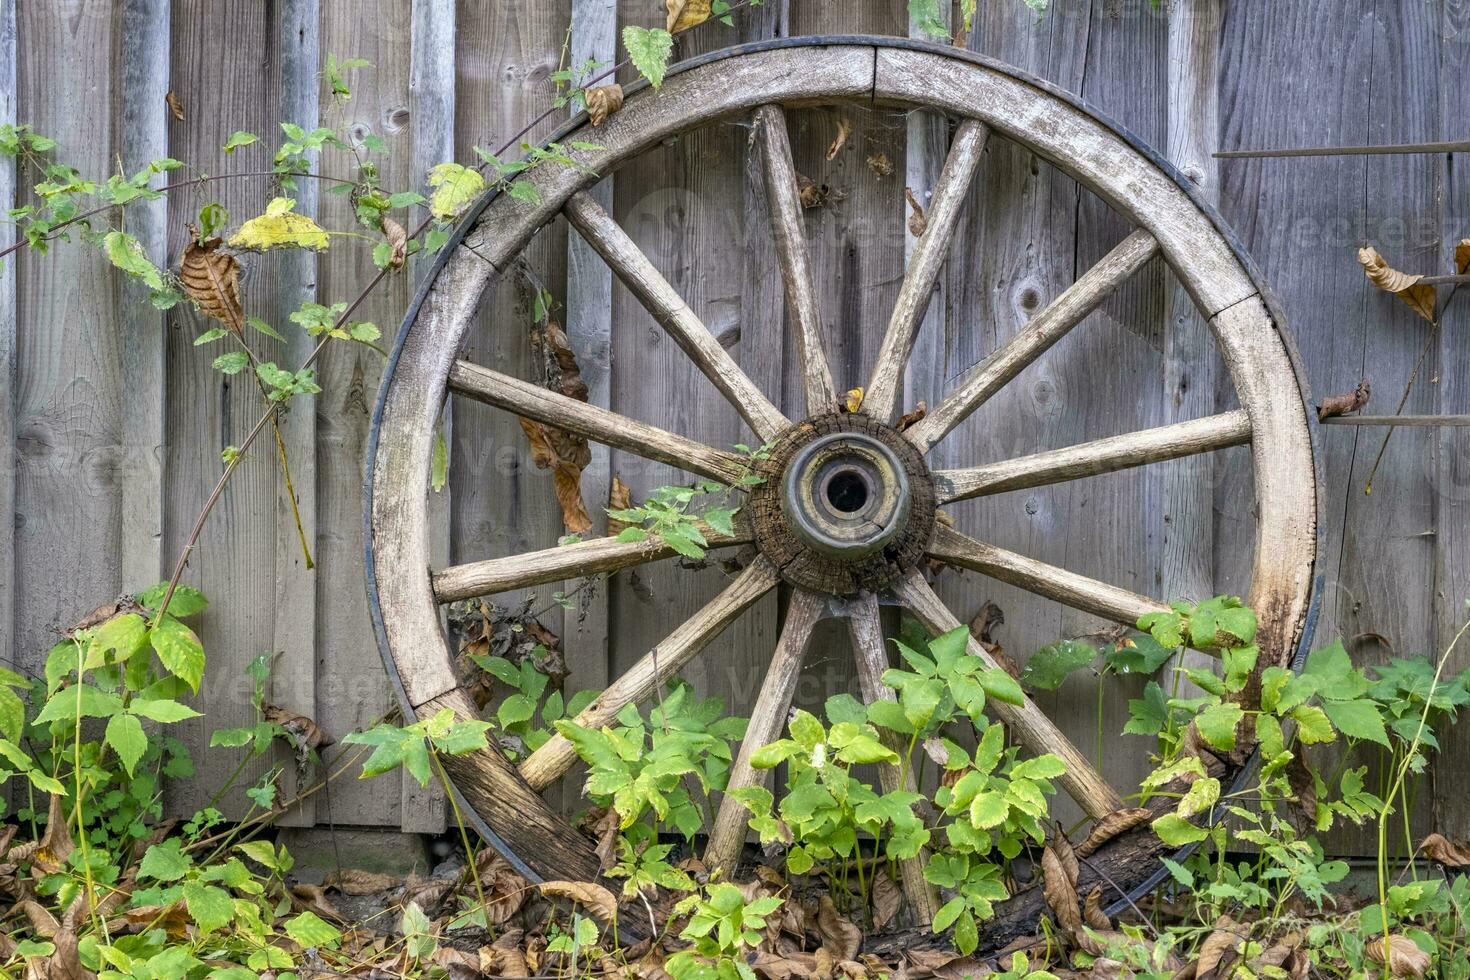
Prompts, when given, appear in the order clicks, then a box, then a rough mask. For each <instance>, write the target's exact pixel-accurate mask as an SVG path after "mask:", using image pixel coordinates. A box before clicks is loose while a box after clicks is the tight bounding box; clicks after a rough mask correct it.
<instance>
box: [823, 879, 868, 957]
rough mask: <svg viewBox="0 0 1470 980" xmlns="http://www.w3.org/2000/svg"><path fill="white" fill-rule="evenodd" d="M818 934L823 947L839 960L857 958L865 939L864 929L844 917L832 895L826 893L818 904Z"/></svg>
mask: <svg viewBox="0 0 1470 980" xmlns="http://www.w3.org/2000/svg"><path fill="white" fill-rule="evenodd" d="M817 935H819V936H821V937H822V947H823V948H824V949H826V950H828V951H829V952H831V954H832V956H833V959H834V960H838V961H840V960H851V959H856V958H857V953H858V947H859V946H861V945H862V941H863V932H862V930H861V929H859V928H858V927H857V926H856V925H854V924H853V923H851V922H849V921H848V920H847V919H844V918H843V917H842V914H841V913H840V912H838V911H837V906H836V905H834V904H832V897H831V896H830V895H825V894H824V895H823V896H822V897H821V899H820V900H819V901H818V904H817Z"/></svg>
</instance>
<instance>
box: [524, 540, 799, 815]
mask: <svg viewBox="0 0 1470 980" xmlns="http://www.w3.org/2000/svg"><path fill="white" fill-rule="evenodd" d="M779 579H780V574H779V573H778V572H777V571H776V567H775V566H774V565H772V564H771V563H770V562H769V561H768V560H766V558H765V557H763V556H762V557H758V558H756V560H755V561H753V562H751V563H750V564H749V565H748V566H746V568H745V571H743V572H741V573H740V575H739V577H737V578H736V579H735V581H734V582H732V583H731V584H730V585H729V586H727V587H726V588H725V591H723V592H721V593H720V594H719V595H717V596H715V597H714V598H713V599H711V600H710V601H709V603H707V604H706V605H705V607H704V608H703V609H701V610H699V612H697V613H695V614H694V615H693V616H691V617H690V618H689V619H688V620H686V621H685V622H684V624H683V625H681V626H680V627H679V628H678V629H676V630H674V632H672V633H670V634H669V635H668V636H667V637H666V638H665V639H664V640H663V642H661V643H659V644H658V645H657V646H656V647H654V648H653V649H652V650H650V651H649V652H648V653H647V654H646V655H645V656H644V657H643V659H642V660H639V661H638V662H637V663H636V664H634V665H633V666H632V667H631V668H630V669H629V670H628V672H627V673H626V674H624V675H623V676H622V677H619V678H618V679H617V680H616V681H614V682H613V683H612V684H611V685H610V686H609V687H608V688H607V689H606V690H605V691H603V692H602V693H601V694H599V695H598V696H597V697H596V698H595V699H594V700H593V701H592V703H591V704H589V705H588V706H587V707H586V708H584V709H583V710H582V713H581V714H579V715H577V717H576V719H575V721H576V723H577V724H579V725H581V726H582V727H583V728H601V727H602V726H603V725H606V724H608V723H609V722H611V721H612V720H613V719H614V718H616V717H617V714H618V712H619V711H622V710H623V708H624V707H625V706H627V705H629V704H634V703H636V702H639V701H642V700H644V699H645V698H647V697H648V696H649V695H651V694H652V693H653V692H654V691H655V690H656V689H657V688H658V686H659V685H660V684H662V683H664V682H665V681H667V680H668V679H669V678H670V677H672V676H673V675H674V674H676V673H677V672H678V671H679V670H680V669H681V668H682V667H683V666H684V665H685V664H687V663H688V662H689V661H691V660H693V659H694V658H695V657H696V656H697V655H698V654H699V652H700V651H701V650H703V649H704V648H705V647H706V646H708V645H709V643H710V641H711V640H713V639H714V638H715V637H717V636H719V635H720V633H722V632H723V631H724V629H725V627H727V626H729V625H730V624H731V623H732V622H734V621H735V617H737V616H739V615H740V614H741V613H742V612H744V611H745V610H746V609H747V608H749V607H750V606H751V604H752V603H754V602H755V601H756V600H757V599H759V598H760V597H761V596H763V595H765V594H766V593H767V592H769V591H771V589H773V588H775V587H776V582H777V581H778V580H779ZM576 761H577V753H576V750H575V749H573V748H572V743H571V742H569V741H567V739H566V737H565V736H563V735H561V734H560V733H558V734H556V735H553V736H551V738H550V739H548V740H547V741H546V742H545V743H544V744H543V745H542V746H541V747H540V748H539V749H537V750H536V751H535V752H532V753H531V754H530V755H529V756H527V757H526V760H525V761H524V762H522V763H521V768H520V772H521V777H522V778H523V779H525V780H526V782H528V783H530V784H531V786H532V787H534V788H535V789H538V790H541V789H545V788H546V787H547V786H550V785H551V784H552V783H554V782H556V781H557V780H558V779H560V778H561V777H562V775H563V774H564V773H565V772H566V771H567V770H568V769H569V768H571V766H572V763H574V762H576Z"/></svg>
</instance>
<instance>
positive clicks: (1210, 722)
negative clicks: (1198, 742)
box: [1194, 702, 1245, 751]
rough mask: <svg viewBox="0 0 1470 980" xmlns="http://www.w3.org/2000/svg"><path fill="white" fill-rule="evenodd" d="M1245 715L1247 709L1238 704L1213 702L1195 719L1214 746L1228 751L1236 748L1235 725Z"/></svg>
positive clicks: (1206, 739) (1197, 725)
mask: <svg viewBox="0 0 1470 980" xmlns="http://www.w3.org/2000/svg"><path fill="white" fill-rule="evenodd" d="M1244 717H1245V711H1244V710H1243V709H1242V708H1241V706H1240V705H1238V704H1235V703H1233V702H1226V703H1222V704H1212V705H1210V706H1209V707H1208V708H1206V709H1205V710H1204V711H1201V712H1200V713H1199V716H1198V717H1196V718H1195V719H1194V726H1195V727H1196V728H1198V729H1199V733H1200V736H1201V737H1203V738H1204V740H1205V741H1206V742H1208V743H1209V744H1210V746H1211V747H1212V748H1216V749H1220V750H1221V751H1228V750H1230V749H1233V748H1235V726H1236V725H1238V724H1240V720H1241V719H1242V718H1244Z"/></svg>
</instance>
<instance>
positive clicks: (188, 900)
mask: <svg viewBox="0 0 1470 980" xmlns="http://www.w3.org/2000/svg"><path fill="white" fill-rule="evenodd" d="M184 904H185V905H186V906H188V909H189V918H191V919H193V920H194V922H195V924H196V925H198V926H199V928H200V930H202V931H203V932H206V933H209V932H214V931H215V930H216V929H223V928H224V927H225V926H227V925H229V924H230V923H231V922H232V921H234V918H235V900H234V899H233V898H231V897H230V893H229V892H227V891H225V890H224V889H223V888H218V887H216V886H214V885H206V884H204V883H202V882H198V881H189V882H185V883H184Z"/></svg>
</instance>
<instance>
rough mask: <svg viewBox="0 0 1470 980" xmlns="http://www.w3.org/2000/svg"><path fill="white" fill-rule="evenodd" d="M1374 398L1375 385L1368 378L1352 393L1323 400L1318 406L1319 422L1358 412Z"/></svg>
mask: <svg viewBox="0 0 1470 980" xmlns="http://www.w3.org/2000/svg"><path fill="white" fill-rule="evenodd" d="M1372 396H1373V384H1372V382H1370V381H1369V380H1368V379H1367V378H1364V379H1363V380H1362V381H1359V382H1358V386H1357V387H1356V388H1354V389H1353V390H1352V391H1349V392H1344V393H1343V394H1341V395H1328V396H1327V397H1326V398H1324V399H1322V404H1321V405H1318V406H1317V420H1318V421H1321V420H1322V419H1330V418H1332V417H1334V416H1337V415H1346V414H1347V413H1349V412H1356V411H1357V410H1358V409H1360V408H1362V407H1363V406H1364V405H1367V404H1368V399H1369V398H1371V397H1372Z"/></svg>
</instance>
